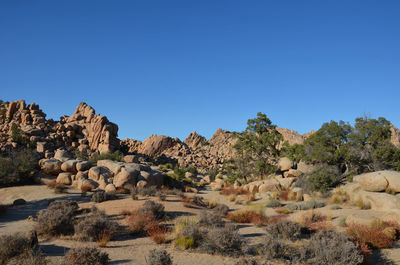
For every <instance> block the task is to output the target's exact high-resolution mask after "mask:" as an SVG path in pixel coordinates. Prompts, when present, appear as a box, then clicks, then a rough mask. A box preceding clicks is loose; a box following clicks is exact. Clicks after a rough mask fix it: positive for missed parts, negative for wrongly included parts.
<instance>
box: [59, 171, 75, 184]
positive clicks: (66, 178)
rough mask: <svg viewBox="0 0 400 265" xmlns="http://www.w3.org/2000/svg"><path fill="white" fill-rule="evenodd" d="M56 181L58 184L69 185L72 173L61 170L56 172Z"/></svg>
mask: <svg viewBox="0 0 400 265" xmlns="http://www.w3.org/2000/svg"><path fill="white" fill-rule="evenodd" d="M56 182H57V183H58V184H63V185H71V184H72V174H71V173H69V172H62V173H60V174H58V177H57V179H56Z"/></svg>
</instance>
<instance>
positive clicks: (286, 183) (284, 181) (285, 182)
mask: <svg viewBox="0 0 400 265" xmlns="http://www.w3.org/2000/svg"><path fill="white" fill-rule="evenodd" d="M275 179H276V180H277V181H278V182H279V185H280V186H281V187H282V188H283V189H286V190H287V189H289V188H290V187H291V186H292V184H293V183H294V182H295V181H296V178H282V177H276V178H275Z"/></svg>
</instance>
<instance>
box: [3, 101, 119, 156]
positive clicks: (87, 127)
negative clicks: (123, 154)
mask: <svg viewBox="0 0 400 265" xmlns="http://www.w3.org/2000/svg"><path fill="white" fill-rule="evenodd" d="M2 108H3V109H4V110H5V115H4V116H5V117H4V119H0V149H1V150H3V151H4V150H6V149H10V148H12V147H16V145H17V143H14V142H13V141H12V139H11V138H10V136H11V133H12V132H11V128H12V126H13V124H16V125H18V126H19V127H20V129H21V133H22V134H23V136H24V137H26V138H27V139H29V141H30V142H36V148H37V151H38V152H39V153H42V154H43V155H44V156H45V157H52V156H53V155H54V150H56V149H57V148H60V147H63V148H65V149H66V150H69V151H74V150H79V151H81V152H88V153H91V152H94V151H99V152H109V151H113V150H115V149H117V148H118V146H119V139H118V138H117V134H118V126H117V125H116V124H114V123H111V122H109V121H108V119H107V118H106V117H105V116H101V115H98V114H97V115H96V114H95V110H94V109H93V108H92V107H90V106H88V105H87V104H86V103H80V104H79V105H78V107H77V108H76V110H75V112H74V114H73V115H72V116H70V117H68V116H63V117H61V120H60V121H58V122H56V121H53V120H52V119H49V120H46V114H44V113H43V111H42V110H41V109H40V108H39V106H38V105H37V104H35V103H32V104H29V105H28V106H26V103H25V101H24V100H18V101H12V102H9V103H4V104H2Z"/></svg>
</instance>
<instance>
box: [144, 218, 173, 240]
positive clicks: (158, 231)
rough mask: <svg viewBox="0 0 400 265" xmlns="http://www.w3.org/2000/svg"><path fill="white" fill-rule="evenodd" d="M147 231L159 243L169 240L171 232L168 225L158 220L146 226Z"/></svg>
mask: <svg viewBox="0 0 400 265" xmlns="http://www.w3.org/2000/svg"><path fill="white" fill-rule="evenodd" d="M145 229H146V233H147V235H148V236H149V237H151V239H152V240H153V241H154V242H155V243H157V244H163V243H165V242H167V240H168V233H169V232H170V231H169V229H168V228H167V226H166V225H164V224H160V223H159V222H157V221H154V222H151V223H149V224H148V225H147V226H146V228H145Z"/></svg>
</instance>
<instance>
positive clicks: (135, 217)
mask: <svg viewBox="0 0 400 265" xmlns="http://www.w3.org/2000/svg"><path fill="white" fill-rule="evenodd" d="M153 222H155V218H154V215H152V214H151V213H150V212H148V211H140V212H139V210H136V211H133V212H131V214H130V215H129V216H128V218H127V223H128V231H129V233H131V234H144V233H146V230H147V226H148V225H149V224H152V223H153Z"/></svg>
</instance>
